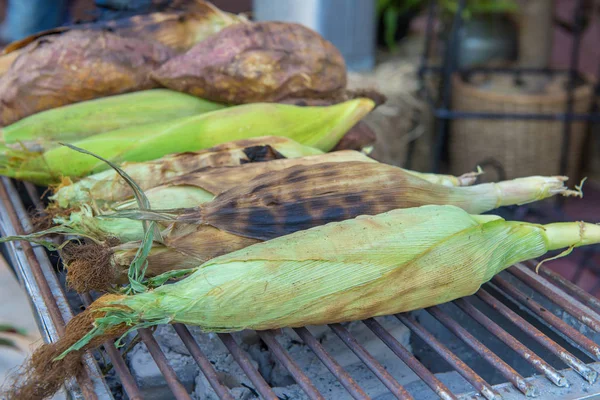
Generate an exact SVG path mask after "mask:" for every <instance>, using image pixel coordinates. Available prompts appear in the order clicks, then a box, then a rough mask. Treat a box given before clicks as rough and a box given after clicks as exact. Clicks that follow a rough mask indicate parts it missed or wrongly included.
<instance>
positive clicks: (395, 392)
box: [329, 324, 413, 400]
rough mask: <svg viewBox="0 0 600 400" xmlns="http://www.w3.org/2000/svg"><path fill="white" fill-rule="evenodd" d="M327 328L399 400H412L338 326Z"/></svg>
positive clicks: (364, 350) (404, 390) (375, 361)
mask: <svg viewBox="0 0 600 400" xmlns="http://www.w3.org/2000/svg"><path fill="white" fill-rule="evenodd" d="M329 328H331V330H332V331H333V332H334V333H335V334H336V335H337V337H339V338H340V339H341V340H342V342H344V343H345V344H346V346H348V348H349V349H350V350H352V352H353V353H354V354H355V355H356V356H357V357H358V358H359V359H360V360H361V361H362V362H363V363H364V364H365V365H366V366H367V367H368V368H369V369H370V370H371V372H373V374H375V376H376V377H377V378H378V379H379V380H380V381H381V383H383V384H384V385H385V387H387V388H388V389H389V391H390V392H392V394H393V395H394V396H396V398H398V399H400V400H412V399H413V397H412V396H411V395H410V394H409V393H408V392H407V391H406V389H404V388H403V387H402V385H400V384H399V383H398V382H397V381H396V380H395V379H394V377H392V376H391V375H390V374H389V372H387V371H386V369H385V368H384V367H383V365H381V364H380V363H379V362H378V361H377V360H376V359H375V358H374V357H373V356H372V355H371V354H369V352H368V351H367V350H366V349H365V348H364V347H363V346H362V345H361V344H360V343H358V342H357V341H356V339H355V338H354V337H353V336H352V335H351V334H350V332H348V331H347V330H346V328H344V327H343V326H342V325H340V324H331V325H329Z"/></svg>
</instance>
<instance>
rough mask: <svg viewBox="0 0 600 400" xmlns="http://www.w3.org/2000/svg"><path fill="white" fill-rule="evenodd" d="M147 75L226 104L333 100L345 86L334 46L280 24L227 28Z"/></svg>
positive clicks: (315, 35)
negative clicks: (301, 99)
mask: <svg viewBox="0 0 600 400" xmlns="http://www.w3.org/2000/svg"><path fill="white" fill-rule="evenodd" d="M152 76H153V78H154V79H156V81H158V82H159V83H161V84H162V85H163V86H165V87H167V88H170V89H173V90H177V91H180V92H185V93H189V94H192V95H195V96H198V97H202V98H205V99H208V100H212V101H216V102H221V103H229V104H244V103H252V102H279V101H282V100H284V99H290V98H303V99H319V98H330V97H337V96H339V95H340V93H343V91H344V89H345V87H346V65H345V63H344V59H343V57H342V55H341V54H340V52H339V51H338V50H337V49H336V48H335V46H334V45H333V44H332V43H330V42H328V41H327V40H325V39H323V38H322V37H321V36H320V35H319V34H318V33H316V32H314V31H312V30H310V29H308V28H306V27H304V26H302V25H299V24H293V23H284V22H257V23H244V24H236V25H233V26H229V27H227V28H225V29H223V30H222V31H221V32H219V33H217V34H216V35H213V36H212V37H209V38H208V39H206V40H204V41H203V42H200V43H198V44H197V45H195V46H194V47H193V48H192V49H191V50H189V51H188V52H186V53H185V54H182V55H180V56H177V57H174V58H173V59H171V60H169V61H168V62H167V63H165V64H164V65H163V66H162V67H161V68H159V69H158V70H156V71H155V72H154V73H153V74H152Z"/></svg>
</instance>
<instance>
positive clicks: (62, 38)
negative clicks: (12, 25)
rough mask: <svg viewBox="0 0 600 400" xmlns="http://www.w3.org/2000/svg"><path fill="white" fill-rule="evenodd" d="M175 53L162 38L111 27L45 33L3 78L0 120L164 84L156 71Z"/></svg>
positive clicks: (7, 121) (0, 82)
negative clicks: (134, 35)
mask: <svg viewBox="0 0 600 400" xmlns="http://www.w3.org/2000/svg"><path fill="white" fill-rule="evenodd" d="M173 55H174V52H173V50H171V49H169V48H168V47H165V46H163V45H160V44H158V43H152V42H146V41H143V40H140V39H136V38H125V37H120V36H117V35H115V34H113V33H109V32H98V31H70V32H66V33H64V34H62V35H55V36H48V37H44V38H40V39H39V40H37V41H35V42H33V43H31V44H30V45H28V46H27V47H26V48H24V49H23V52H22V54H21V55H19V57H18V58H17V59H16V60H15V62H14V63H13V64H12V66H11V67H10V69H9V70H8V71H7V73H6V74H5V75H3V76H2V77H0V105H1V106H0V125H4V126H6V125H9V124H11V123H13V122H16V121H18V120H20V119H22V118H25V117H27V116H29V115H32V114H35V113H38V112H40V111H44V110H48V109H51V108H56V107H61V106H64V105H68V104H73V103H77V102H80V101H85V100H91V99H95V98H100V97H105V96H111V95H116V94H121V93H127V92H134V91H138V90H146V89H152V88H155V87H158V84H157V83H156V82H155V81H154V80H152V79H151V78H150V73H151V71H152V70H153V69H155V68H158V66H160V65H161V64H163V63H164V62H165V61H167V60H168V59H169V58H170V57H172V56H173Z"/></svg>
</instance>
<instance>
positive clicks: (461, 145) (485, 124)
mask: <svg viewBox="0 0 600 400" xmlns="http://www.w3.org/2000/svg"><path fill="white" fill-rule="evenodd" d="M452 85H453V98H452V102H453V108H454V110H459V111H479V112H500V113H561V112H564V110H565V106H566V101H567V96H566V93H564V92H562V91H556V92H555V93H550V94H543V95H530V94H518V93H514V94H513V93H497V92H494V91H490V90H484V89H480V88H478V87H476V86H474V85H472V84H470V83H467V82H465V81H464V80H463V79H461V78H460V77H459V76H458V75H457V76H454V77H453V81H452ZM592 99H593V86H592V85H591V84H584V85H580V86H579V87H578V88H577V89H576V90H575V92H574V110H575V112H576V113H586V112H588V111H589V109H590V106H591V101H592ZM451 129H452V130H451V136H450V148H449V149H450V169H451V170H452V173H453V174H462V173H464V172H465V171H470V170H473V168H475V167H476V166H477V165H480V164H482V163H492V164H496V165H500V166H501V167H502V169H503V171H504V173H505V174H506V175H505V176H504V177H505V178H506V179H512V178H517V177H522V176H527V175H558V174H559V173H560V157H561V146H562V131H563V124H562V122H561V121H525V120H514V119H512V120H511V119H507V120H480V119H472V120H467V119H459V120H455V121H453V123H452V128H451ZM585 139H586V124H585V122H574V123H573V124H572V127H571V141H570V148H569V166H568V170H567V172H568V176H569V177H570V178H572V179H573V180H578V179H580V173H581V168H580V166H581V159H582V153H583V146H584V142H585ZM490 172H492V171H490ZM486 175H487V177H486V178H487V179H485V180H491V179H497V178H498V177H497V176H494V175H495V174H494V173H493V172H492V173H491V174H486Z"/></svg>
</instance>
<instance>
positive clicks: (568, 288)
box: [527, 263, 600, 313]
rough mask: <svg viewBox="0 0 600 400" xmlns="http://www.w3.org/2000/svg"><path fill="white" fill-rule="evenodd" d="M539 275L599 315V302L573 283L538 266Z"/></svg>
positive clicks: (531, 266)
mask: <svg viewBox="0 0 600 400" xmlns="http://www.w3.org/2000/svg"><path fill="white" fill-rule="evenodd" d="M527 266H528V267H529V268H530V269H532V268H535V266H534V265H532V264H530V263H528V264H527ZM539 273H540V275H543V276H544V277H545V278H546V279H548V280H549V281H551V282H552V283H553V284H555V285H556V286H558V287H560V288H561V289H563V290H564V291H565V292H567V293H569V294H570V295H571V296H573V297H575V298H576V299H577V300H579V301H580V302H582V303H583V304H585V305H586V306H588V307H589V308H591V309H592V310H594V311H595V312H596V313H600V300H598V299H597V298H596V297H594V296H592V295H591V294H589V293H588V292H586V291H585V290H583V289H582V288H580V287H579V286H577V285H575V284H574V283H573V282H570V281H569V280H567V279H565V278H563V277H562V276H560V275H559V274H557V273H556V272H554V271H552V270H551V269H550V268H546V267H544V266H543V265H542V266H540V268H539Z"/></svg>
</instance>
